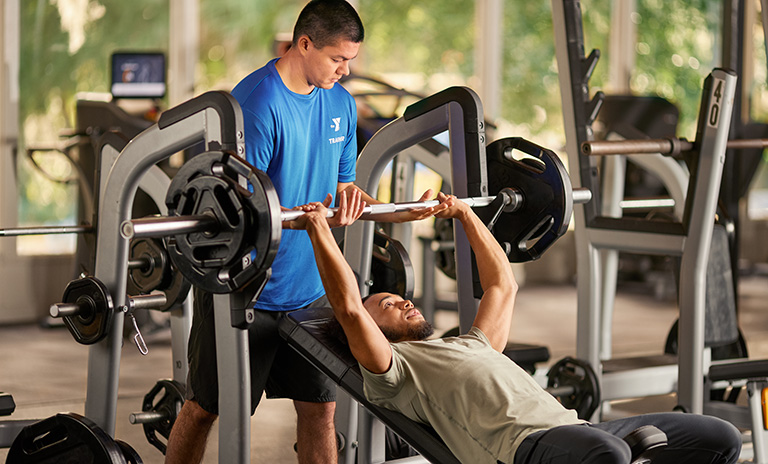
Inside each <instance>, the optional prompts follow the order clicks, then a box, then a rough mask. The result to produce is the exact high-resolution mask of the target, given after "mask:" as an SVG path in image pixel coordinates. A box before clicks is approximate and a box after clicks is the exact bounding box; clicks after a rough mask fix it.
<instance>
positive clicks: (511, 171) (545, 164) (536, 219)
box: [486, 137, 573, 263]
mask: <svg viewBox="0 0 768 464" xmlns="http://www.w3.org/2000/svg"><path fill="white" fill-rule="evenodd" d="M486 154H487V165H488V193H489V195H496V194H498V193H499V192H501V191H502V189H504V188H512V189H514V190H516V191H517V192H519V193H521V194H522V196H523V198H522V202H520V204H519V206H518V207H517V208H516V209H514V210H513V211H512V212H509V213H502V214H501V215H500V216H499V218H498V219H497V221H496V224H495V226H494V227H493V235H494V236H495V237H496V240H498V241H499V243H501V244H502V245H503V244H504V243H505V242H506V243H508V244H509V245H510V246H509V247H508V250H509V251H508V253H507V256H508V258H509V261H510V262H515V263H521V262H526V261H532V260H534V259H537V258H539V257H540V256H541V255H542V254H543V253H544V251H545V250H546V249H547V248H549V247H550V246H551V245H552V244H553V243H555V241H556V240H557V239H559V238H560V237H561V236H562V235H563V234H565V232H566V231H567V230H568V223H569V222H570V220H571V212H572V211H573V189H572V187H571V180H570V177H568V173H567V171H566V170H565V166H563V163H562V162H561V161H560V159H559V158H558V157H557V155H556V154H555V153H554V152H552V151H551V150H547V149H546V148H543V147H540V146H538V145H536V144H534V143H531V142H529V141H527V140H525V139H522V138H519V137H512V138H504V139H500V140H496V141H495V142H493V143H491V144H490V145H488V148H487V149H486ZM517 155H521V156H519V157H518V156H517Z"/></svg>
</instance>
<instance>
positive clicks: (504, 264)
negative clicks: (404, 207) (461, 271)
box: [437, 193, 517, 352]
mask: <svg viewBox="0 0 768 464" xmlns="http://www.w3.org/2000/svg"><path fill="white" fill-rule="evenodd" d="M437 198H438V200H440V201H441V202H444V199H445V195H443V194H442V193H439V194H438V195H437ZM437 216H438V217H452V218H455V219H458V220H459V221H461V225H462V227H463V228H464V231H465V232H466V235H467V238H468V239H469V244H470V246H471V247H472V251H474V252H475V258H476V261H477V270H478V272H479V274H480V285H481V286H482V287H483V297H482V298H481V299H480V305H479V307H478V309H477V315H476V316H475V320H474V322H473V323H472V325H473V326H474V327H477V328H478V329H480V330H482V331H483V333H484V334H485V335H486V336H487V337H488V339H489V340H490V342H491V345H492V346H493V348H495V349H496V350H497V351H499V352H501V351H503V350H504V348H505V347H506V345H507V339H508V338H509V330H510V328H511V326H512V311H513V309H514V306H515V295H516V294H517V282H516V281H515V275H514V274H513V273H512V268H511V267H510V265H509V261H508V260H507V257H506V255H505V254H504V252H503V251H502V250H501V247H500V246H499V243H498V242H497V241H496V239H495V238H494V236H493V235H492V234H491V232H490V231H489V230H488V228H487V227H486V226H485V224H483V222H482V221H481V220H480V218H478V217H477V215H476V214H475V212H474V211H472V208H470V207H469V206H468V205H467V204H466V203H464V202H462V201H458V200H456V201H454V204H453V206H451V207H450V208H448V209H447V210H446V211H445V212H442V213H440V214H438V215H437Z"/></svg>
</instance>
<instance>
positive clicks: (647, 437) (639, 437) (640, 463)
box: [624, 425, 667, 464]
mask: <svg viewBox="0 0 768 464" xmlns="http://www.w3.org/2000/svg"><path fill="white" fill-rule="evenodd" d="M624 441H625V442H627V444H628V445H629V449H630V450H631V452H632V462H631V464H651V463H652V462H653V458H654V456H656V455H657V454H658V453H659V451H661V450H663V449H664V448H666V446H667V434H665V433H664V432H662V431H661V430H659V429H658V428H657V427H654V426H653V425H644V426H642V427H638V428H637V429H635V430H633V431H632V432H630V433H629V434H628V435H627V436H626V437H624Z"/></svg>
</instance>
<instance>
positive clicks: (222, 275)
mask: <svg viewBox="0 0 768 464" xmlns="http://www.w3.org/2000/svg"><path fill="white" fill-rule="evenodd" d="M166 204H167V206H168V214H169V216H175V215H189V214H193V215H197V214H212V215H214V216H215V217H216V218H217V220H218V221H219V223H220V230H219V231H218V232H215V233H210V232H209V233H190V234H180V235H176V236H174V237H170V238H167V239H166V245H167V249H168V253H169V255H170V257H171V260H172V262H173V264H174V265H175V266H176V267H177V268H178V269H179V270H180V271H181V272H182V273H183V274H184V276H185V277H186V278H187V280H189V281H190V283H191V284H192V285H194V286H196V287H199V288H201V289H203V290H206V291H208V292H211V293H230V292H233V291H236V290H238V289H241V288H243V287H245V286H246V285H247V284H248V283H250V282H251V281H253V279H255V278H256V276H258V275H259V274H261V273H263V272H265V271H266V270H267V269H269V267H270V266H271V265H272V261H273V260H274V257H275V255H276V254H277V247H278V246H279V243H280V231H281V228H282V222H281V217H280V206H279V205H280V203H279V199H278V198H277V193H276V192H275V190H274V187H273V185H272V182H271V181H270V180H269V177H267V175H266V174H264V173H263V172H261V171H258V170H256V169H255V168H254V167H252V166H251V165H249V164H248V163H246V162H245V161H244V160H242V159H241V158H239V157H237V156H235V155H232V154H229V153H225V152H207V153H203V154H201V155H197V156H195V157H194V158H192V160H190V161H189V162H187V163H185V164H184V165H183V166H182V167H181V169H180V170H179V172H178V173H177V174H176V175H175V176H174V178H173V181H171V186H170V188H169V189H168V194H167V196H166Z"/></svg>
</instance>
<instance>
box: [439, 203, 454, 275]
mask: <svg viewBox="0 0 768 464" xmlns="http://www.w3.org/2000/svg"><path fill="white" fill-rule="evenodd" d="M435 240H438V241H441V242H443V241H445V242H453V219H446V218H435ZM435 264H436V265H437V268H438V269H440V270H441V271H443V274H445V275H446V276H448V277H450V278H451V279H454V280H456V251H455V250H454V249H453V247H449V248H448V249H446V250H443V249H441V250H439V251H438V252H437V253H435Z"/></svg>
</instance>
